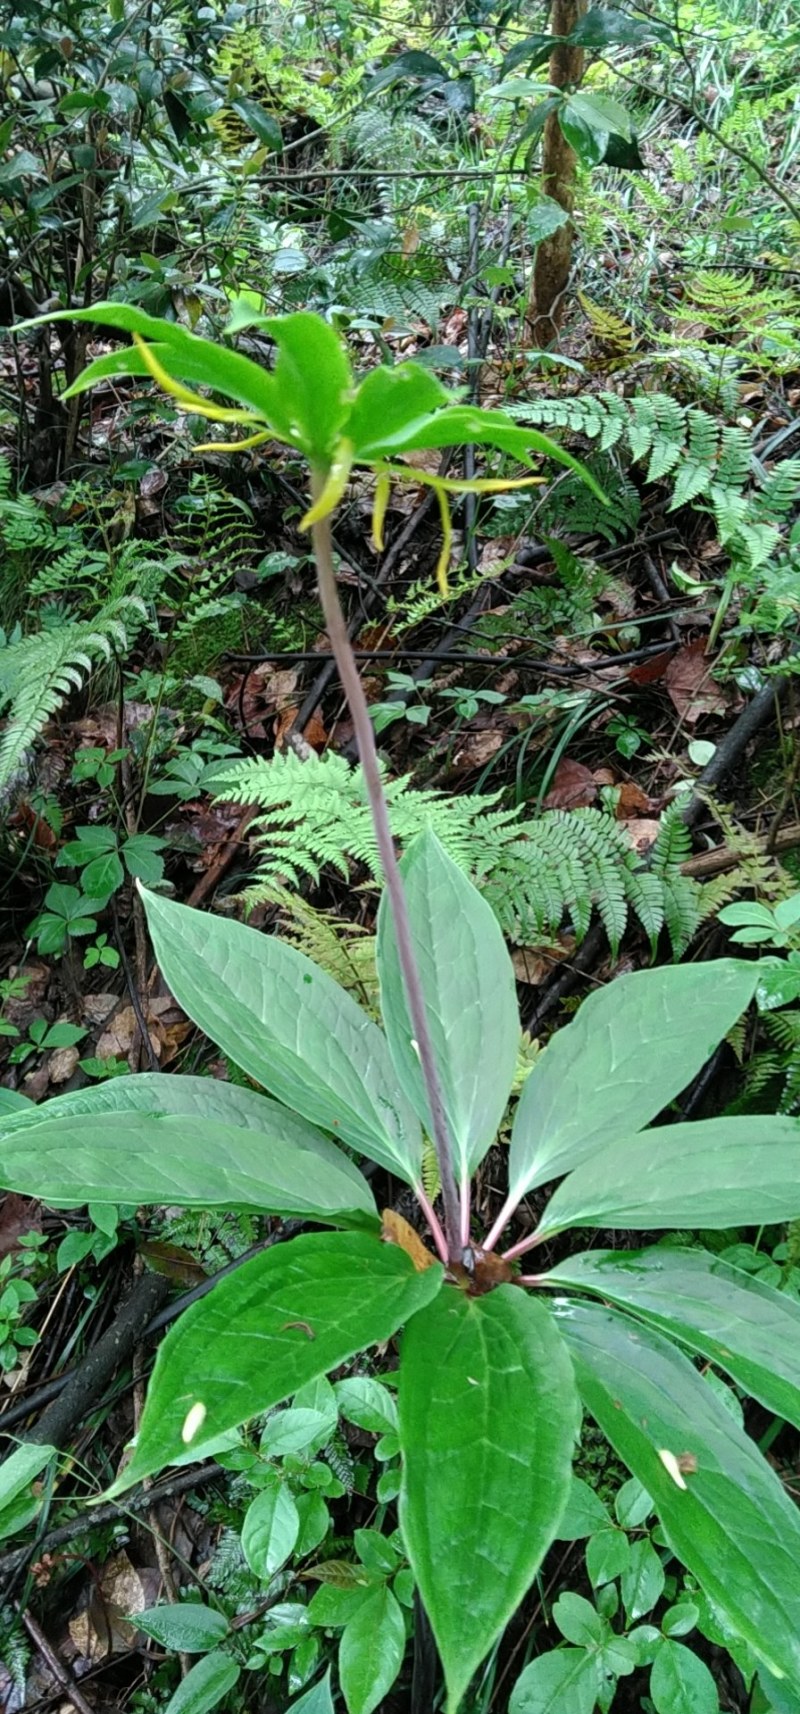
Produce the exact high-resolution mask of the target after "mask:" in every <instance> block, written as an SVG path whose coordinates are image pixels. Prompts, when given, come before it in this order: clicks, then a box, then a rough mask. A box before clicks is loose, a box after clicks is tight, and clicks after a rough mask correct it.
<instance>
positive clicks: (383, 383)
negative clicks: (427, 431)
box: [347, 363, 452, 462]
mask: <svg viewBox="0 0 800 1714" xmlns="http://www.w3.org/2000/svg"><path fill="white" fill-rule="evenodd" d="M451 402H452V394H451V393H448V391H447V388H446V387H443V386H442V383H441V381H437V379H436V376H435V375H432V374H431V372H430V370H429V369H423V367H422V365H421V364H420V363H398V364H396V365H395V367H394V368H393V369H390V368H388V367H387V366H386V365H385V364H381V365H380V367H379V368H377V369H373V370H372V372H371V373H370V374H369V375H367V376H366V378H365V380H363V381H362V382H361V385H360V387H359V389H358V392H357V393H356V396H355V399H354V401H353V408H352V410H351V412H350V416H349V418H348V422H347V438H348V440H349V441H350V442H351V443H352V446H353V457H354V458H355V459H360V460H364V461H366V462H368V461H369V459H370V456H373V457H374V456H376V454H375V453H374V451H373V450H372V449H374V448H375V447H380V454H379V456H381V457H384V456H385V455H386V454H387V453H391V452H395V451H396V450H397V449H398V447H402V445H403V443H404V441H405V439H406V437H407V436H408V434H409V433H411V434H414V433H416V432H418V431H419V430H420V429H421V428H423V427H424V425H425V423H426V422H427V421H428V419H429V417H430V415H431V412H432V411H435V410H437V409H438V407H439V406H440V405H447V404H450V403H451Z"/></svg>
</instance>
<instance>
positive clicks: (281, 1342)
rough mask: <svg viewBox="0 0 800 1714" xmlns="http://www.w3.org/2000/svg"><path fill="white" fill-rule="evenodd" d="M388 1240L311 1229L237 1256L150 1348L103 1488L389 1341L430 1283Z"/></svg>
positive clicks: (429, 1275) (430, 1291) (437, 1279)
mask: <svg viewBox="0 0 800 1714" xmlns="http://www.w3.org/2000/svg"><path fill="white" fill-rule="evenodd" d="M441 1280H442V1270H441V1268H440V1267H439V1265H438V1264H436V1265H435V1266H434V1267H431V1268H426V1269H425V1270H424V1271H423V1272H422V1273H417V1272H416V1271H415V1269H414V1266H413V1264H412V1262H411V1261H410V1259H409V1257H408V1256H406V1254H405V1252H404V1251H403V1250H400V1249H398V1248H396V1247H395V1246H394V1245H389V1244H382V1243H380V1242H379V1240H378V1239H376V1238H373V1237H371V1236H367V1235H366V1234H363V1233H358V1232H352V1233H343V1232H336V1233H313V1234H311V1235H309V1236H308V1237H301V1238H295V1239H293V1240H292V1242H291V1243H290V1244H286V1245H283V1244H281V1245H277V1246H276V1247H275V1248H274V1249H270V1250H265V1251H264V1252H263V1254H262V1255H260V1256H254V1257H253V1259H252V1261H249V1262H244V1263H243V1264H242V1266H241V1267H240V1268H237V1269H236V1271H235V1272H234V1273H232V1274H230V1275H228V1277H227V1278H225V1279H222V1280H220V1281H219V1283H218V1284H217V1285H216V1286H215V1287H214V1290H213V1291H212V1292H210V1293H209V1295H208V1297H206V1298H204V1299H203V1300H202V1302H201V1303H197V1304H194V1305H193V1306H192V1308H191V1309H189V1310H187V1312H186V1314H185V1315H184V1316H183V1317H182V1318H181V1320H180V1321H179V1322H178V1323H177V1325H176V1326H175V1327H174V1328H173V1330H172V1331H171V1332H170V1333H169V1334H168V1335H167V1337H166V1339H165V1340H164V1341H163V1343H162V1344H161V1346H160V1347H159V1352H158V1357H157V1359H156V1366H155V1370H154V1373H153V1379H152V1381H151V1383H150V1389H149V1392H148V1395H147V1403H146V1406H145V1411H144V1416H143V1418H142V1424H141V1428H140V1430H139V1434H138V1438H137V1442H136V1449H135V1451H134V1455H133V1459H132V1461H131V1463H130V1464H128V1465H127V1466H126V1468H125V1470H124V1472H123V1474H122V1475H121V1477H120V1478H119V1480H118V1481H117V1482H116V1483H115V1485H114V1488H113V1490H112V1492H114V1493H122V1492H123V1491H124V1490H125V1489H126V1488H129V1487H131V1485H132V1484H133V1483H134V1482H138V1481H140V1480H141V1478H142V1477H143V1476H149V1475H151V1474H152V1472H153V1471H154V1470H158V1469H160V1468H161V1467H162V1466H163V1465H164V1464H169V1463H171V1462H172V1461H173V1460H174V1459H176V1458H179V1457H180V1456H181V1455H182V1454H184V1453H185V1452H186V1449H187V1446H190V1445H191V1443H192V1441H193V1440H196V1441H197V1442H198V1444H200V1443H201V1442H205V1441H208V1440H212V1439H214V1438H215V1437H216V1436H217V1435H219V1434H224V1433H226V1431H227V1430H228V1429H230V1428H239V1427H240V1426H241V1424H242V1423H243V1422H247V1421H248V1419H249V1418H250V1417H251V1416H255V1415H256V1413H257V1412H261V1411H265V1410H268V1409H269V1408H270V1407H271V1406H272V1405H276V1404H280V1402H281V1400H283V1399H285V1398H288V1396H289V1394H290V1393H296V1392H297V1391H298V1388H300V1387H302V1386H304V1385H305V1383H306V1382H307V1381H313V1380H314V1379H315V1378H316V1377H317V1375H323V1374H327V1372H328V1371H329V1370H330V1369H334V1368H336V1367H338V1365H339V1364H340V1363H344V1362H346V1361H347V1359H348V1357H352V1356H353V1355H354V1354H355V1352H356V1351H360V1350H362V1349H363V1348H364V1346H366V1345H372V1344H375V1343H378V1342H379V1341H382V1340H385V1339H389V1338H391V1336H392V1334H393V1333H395V1332H396V1331H397V1328H398V1327H400V1326H401V1325H402V1323H403V1322H405V1321H407V1320H408V1319H409V1318H410V1317H411V1316H413V1315H415V1314H416V1313H417V1311H418V1310H420V1309H422V1308H423V1307H424V1306H425V1305H426V1304H428V1303H429V1302H430V1301H431V1299H432V1298H433V1297H434V1296H435V1294H436V1292H437V1291H438V1290H439V1287H440V1285H441Z"/></svg>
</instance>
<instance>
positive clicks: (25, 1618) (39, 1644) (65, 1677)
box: [14, 1602, 95, 1714]
mask: <svg viewBox="0 0 800 1714" xmlns="http://www.w3.org/2000/svg"><path fill="white" fill-rule="evenodd" d="M14 1605H15V1606H16V1607H17V1612H18V1613H19V1616H20V1618H21V1620H22V1623H23V1625H24V1626H25V1629H26V1631H27V1633H28V1636H29V1637H30V1639H31V1642H32V1643H33V1645H34V1648H35V1649H36V1650H37V1651H38V1653H39V1654H40V1655H41V1657H42V1660H43V1661H44V1662H45V1665H46V1666H49V1668H50V1671H51V1672H52V1674H53V1677H54V1679H55V1681H56V1683H57V1684H59V1685H60V1686H61V1689H62V1690H63V1691H65V1692H66V1694H67V1696H68V1697H69V1699H70V1702H71V1703H72V1706H73V1708H76V1709H77V1711H78V1714H95V1710H94V1709H93V1708H92V1707H91V1706H90V1705H89V1703H88V1702H87V1701H86V1697H85V1696H84V1695H83V1694H82V1693H81V1691H80V1690H79V1689H78V1686H77V1684H76V1683H75V1680H74V1678H73V1676H72V1673H71V1672H70V1671H69V1668H68V1667H66V1666H65V1665H64V1662H63V1660H59V1657H58V1655H57V1654H56V1651H55V1649H54V1648H53V1647H52V1645H51V1644H50V1643H49V1642H48V1641H47V1638H46V1636H45V1634H44V1631H42V1630H40V1628H39V1626H38V1625H37V1623H36V1620H35V1619H34V1618H33V1615H32V1614H31V1613H28V1612H25V1611H24V1610H23V1609H22V1608H20V1607H19V1606H17V1603H16V1602H15V1603H14Z"/></svg>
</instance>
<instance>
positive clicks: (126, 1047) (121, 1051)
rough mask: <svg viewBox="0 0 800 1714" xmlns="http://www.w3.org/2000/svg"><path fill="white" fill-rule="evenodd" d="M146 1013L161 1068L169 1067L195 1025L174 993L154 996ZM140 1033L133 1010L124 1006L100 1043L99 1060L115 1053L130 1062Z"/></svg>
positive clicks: (97, 1050) (98, 1048)
mask: <svg viewBox="0 0 800 1714" xmlns="http://www.w3.org/2000/svg"><path fill="white" fill-rule="evenodd" d="M143 1010H144V1016H145V1022H146V1024H147V1033H148V1035H149V1037H150V1043H151V1046H152V1049H153V1052H154V1054H155V1056H156V1058H157V1060H158V1062H159V1065H161V1066H164V1065H169V1063H170V1061H171V1060H173V1059H174V1058H175V1055H176V1053H177V1051H178V1048H179V1047H180V1046H181V1043H182V1042H184V1041H185V1040H186V1037H187V1036H188V1035H189V1033H190V1031H191V1028H192V1026H191V1024H190V1022H189V1020H188V1018H187V1017H186V1016H185V1015H184V1013H183V1012H182V1011H181V1009H180V1007H179V1006H178V1005H177V1003H176V1001H175V1000H173V998H172V995H171V994H155V995H153V996H152V998H151V999H149V1000H148V1001H147V1004H146V1007H144V1008H143ZM137 1034H138V1025H137V1021H136V1014H135V1012H134V1010H133V1007H132V1006H123V1008H122V1010H121V1011H120V1012H118V1013H117V1016H116V1017H115V1018H114V1020H113V1022H112V1023H111V1025H110V1026H109V1028H108V1029H107V1030H105V1031H104V1032H103V1034H102V1035H101V1037H100V1039H99V1041H98V1043H97V1047H96V1049H95V1052H96V1054H97V1057H98V1059H108V1058H110V1057H111V1055H112V1054H114V1055H117V1056H119V1057H120V1058H122V1059H127V1057H128V1055H129V1054H130V1052H131V1049H132V1047H133V1044H134V1042H135V1041H136V1039H137Z"/></svg>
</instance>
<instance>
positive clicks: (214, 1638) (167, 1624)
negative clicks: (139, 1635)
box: [131, 1601, 228, 1654]
mask: <svg viewBox="0 0 800 1714" xmlns="http://www.w3.org/2000/svg"><path fill="white" fill-rule="evenodd" d="M131 1619H132V1621H133V1623H134V1625H135V1626H136V1628H137V1630H140V1631H144V1633H145V1635H146V1636H148V1637H154V1638H155V1641H156V1642H157V1643H161V1644H162V1645H163V1647H164V1648H167V1649H180V1650H181V1651H182V1653H183V1654H205V1653H206V1650H207V1649H213V1648H216V1646H217V1643H219V1642H221V1641H222V1638H223V1637H225V1636H227V1633H228V1621H227V1619H226V1618H225V1616H224V1614H222V1613H218V1612H217V1610H216V1608H215V1607H206V1606H205V1605H204V1604H203V1603H202V1602H200V1601H176V1602H174V1603H173V1604H172V1605H170V1604H169V1603H167V1602H164V1604H163V1606H160V1607H147V1608H146V1609H145V1611H144V1612H143V1613H137V1614H136V1615H135V1618H134V1616H133V1615H131Z"/></svg>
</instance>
